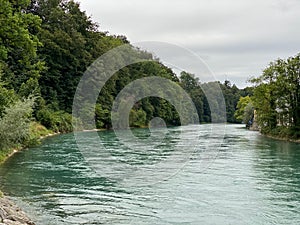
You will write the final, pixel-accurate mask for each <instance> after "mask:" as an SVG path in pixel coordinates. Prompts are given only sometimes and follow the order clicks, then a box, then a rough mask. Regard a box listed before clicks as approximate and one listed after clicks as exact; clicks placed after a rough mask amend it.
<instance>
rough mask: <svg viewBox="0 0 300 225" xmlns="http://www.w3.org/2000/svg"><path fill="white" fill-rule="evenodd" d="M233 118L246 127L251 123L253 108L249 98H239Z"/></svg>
mask: <svg viewBox="0 0 300 225" xmlns="http://www.w3.org/2000/svg"><path fill="white" fill-rule="evenodd" d="M234 116H235V118H236V119H237V120H238V121H241V122H243V123H244V124H246V125H249V124H250V123H251V121H252V120H253V117H254V106H253V103H252V100H251V98H250V97H249V96H246V97H240V100H239V101H238V104H237V110H236V111H235V113H234Z"/></svg>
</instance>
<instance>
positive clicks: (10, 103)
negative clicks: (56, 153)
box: [0, 0, 299, 156]
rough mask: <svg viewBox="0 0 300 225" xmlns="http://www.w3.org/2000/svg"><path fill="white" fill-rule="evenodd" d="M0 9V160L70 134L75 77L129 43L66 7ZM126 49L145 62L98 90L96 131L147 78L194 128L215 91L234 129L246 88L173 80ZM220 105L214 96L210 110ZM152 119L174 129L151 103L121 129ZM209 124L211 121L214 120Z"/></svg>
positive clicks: (170, 117) (172, 114) (62, 3)
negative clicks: (186, 101) (165, 86)
mask: <svg viewBox="0 0 300 225" xmlns="http://www.w3.org/2000/svg"><path fill="white" fill-rule="evenodd" d="M0 3H1V9H0V129H1V130H0V131H1V132H0V150H1V151H0V155H3V156H5V155H7V154H9V152H10V150H9V149H14V148H20V147H22V146H27V145H34V144H37V143H39V140H40V137H41V136H45V135H47V134H48V133H52V132H55V133H59V132H63V133H64V132H71V131H72V129H73V127H72V120H73V119H76V118H72V116H71V114H70V113H71V110H72V103H73V97H74V94H75V91H76V88H77V86H78V83H79V81H80V79H81V77H82V75H83V73H84V72H85V71H86V69H87V68H88V66H89V65H91V63H93V62H94V61H95V60H96V59H97V58H98V57H99V56H101V55H102V54H104V53H105V52H107V51H108V50H110V49H113V48H115V47H117V46H120V45H123V44H129V41H128V40H127V39H126V37H124V36H115V35H110V34H109V33H108V32H101V31H100V29H99V26H98V25H97V24H96V23H94V22H93V21H92V20H91V18H90V17H88V16H87V15H86V13H85V12H83V11H82V10H81V9H80V5H79V4H78V3H76V2H74V1H73V0H31V1H30V0H20V1H9V0H0ZM12 31H13V32H12ZM131 48H132V51H135V52H136V53H137V54H138V55H140V56H141V57H142V58H143V59H145V60H148V61H147V62H141V63H136V64H134V65H130V66H127V67H125V68H123V69H122V70H120V71H118V72H117V73H116V74H115V75H114V76H113V77H111V79H110V80H109V81H108V82H106V84H105V86H104V88H103V89H102V90H101V92H100V95H99V97H98V100H97V104H96V106H95V107H94V109H95V111H94V112H92V113H93V114H94V118H95V121H96V126H97V128H99V129H100V128H104V129H109V128H111V126H112V125H111V114H110V113H111V111H112V106H113V101H114V100H115V98H116V97H117V95H118V93H120V91H121V90H122V89H123V88H124V87H125V86H126V85H128V84H129V83H131V82H132V81H134V80H137V79H140V78H144V77H150V76H159V77H162V78H166V79H169V80H171V81H173V82H175V83H176V84H178V85H180V86H181V87H182V88H183V89H184V90H186V92H187V93H188V94H189V95H190V96H191V98H192V100H193V102H194V104H195V106H196V109H197V112H198V116H199V121H200V122H201V123H209V122H211V121H212V115H211V107H210V104H209V102H208V99H207V98H206V94H207V93H209V95H210V96H216V93H217V92H216V89H215V87H216V86H219V87H220V88H221V90H222V92H223V94H224V97H225V103H226V108H227V109H226V110H227V112H226V113H227V119H228V122H231V123H237V122H241V120H242V119H241V117H237V118H236V117H235V116H234V114H235V110H236V107H237V104H238V101H239V99H240V97H245V96H247V95H252V89H251V88H245V89H243V90H239V89H238V88H237V87H236V86H235V85H231V83H230V82H229V81H225V83H224V84H221V83H220V82H211V83H200V82H199V80H198V79H197V78H195V76H194V75H193V74H190V73H188V72H182V73H181V74H180V77H177V76H176V74H175V73H174V72H173V71H172V70H171V69H170V68H168V67H167V66H165V65H163V64H162V63H161V62H159V61H158V60H155V58H154V56H153V55H152V54H150V53H148V52H145V51H141V50H139V49H136V48H134V47H133V46H131ZM170 91H175V90H170ZM204 93H205V94H204ZM255 96H257V91H256V94H255ZM256 98H257V97H256ZM221 100H222V99H221V98H220V96H216V99H215V100H214V102H212V104H214V105H215V104H218V103H219V102H220V101H221ZM183 107H184V105H183ZM89 108H90V107H89V106H88V105H87V107H86V108H85V107H84V108H82V109H81V110H82V111H83V113H91V112H90V111H89V110H88V109H89ZM258 111H259V110H258ZM155 117H161V118H162V119H164V121H165V122H166V124H167V125H175V126H177V125H180V119H179V115H178V113H177V112H176V110H175V108H174V106H172V105H171V104H170V102H168V101H166V100H164V99H162V98H158V97H148V98H144V99H142V100H140V101H139V102H137V103H136V104H135V105H134V106H133V108H132V109H131V111H130V115H129V120H130V121H129V123H130V126H132V127H145V126H148V124H149V122H150V121H151V120H152V119H153V118H155ZM214 118H217V119H216V121H218V115H214ZM220 121H221V120H220ZM78 122H79V123H80V122H82V121H78ZM297 123H299V122H297Z"/></svg>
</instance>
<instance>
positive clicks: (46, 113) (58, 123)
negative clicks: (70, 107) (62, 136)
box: [37, 108, 73, 133]
mask: <svg viewBox="0 0 300 225" xmlns="http://www.w3.org/2000/svg"><path fill="white" fill-rule="evenodd" d="M37 120H38V121H39V122H40V123H41V124H42V125H44V126H45V127H47V128H48V129H50V130H52V131H53V132H56V133H58V132H61V133H66V132H71V131H72V130H73V127H72V115H71V114H69V113H66V112H64V111H53V110H51V109H49V108H44V109H41V110H39V111H38V112H37Z"/></svg>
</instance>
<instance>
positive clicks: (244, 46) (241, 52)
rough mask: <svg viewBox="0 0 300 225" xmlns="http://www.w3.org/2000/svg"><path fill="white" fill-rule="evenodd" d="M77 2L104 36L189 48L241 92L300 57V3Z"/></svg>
mask: <svg viewBox="0 0 300 225" xmlns="http://www.w3.org/2000/svg"><path fill="white" fill-rule="evenodd" d="M78 1H79V2H80V3H81V8H82V9H83V10H85V11H86V12H87V14H88V15H90V16H92V18H93V20H94V21H96V22H98V24H99V25H100V29H101V30H102V31H109V33H110V34H117V35H125V36H127V38H128V39H129V41H130V42H131V43H136V42H143V41H159V42H166V43H170V44H175V45H177V46H181V47H183V48H187V49H189V50H191V51H192V52H194V53H196V54H197V55H199V56H200V57H201V58H202V59H203V60H204V61H205V63H206V64H207V65H208V66H209V68H210V69H211V70H212V71H213V73H214V74H215V76H216V79H219V80H221V81H224V80H225V79H226V78H227V79H229V80H230V81H232V83H236V84H237V86H238V87H244V86H246V85H247V83H246V80H247V79H248V78H249V77H251V76H258V75H260V74H261V72H262V70H263V69H264V68H265V67H266V66H267V65H268V63H269V62H270V61H273V60H275V59H277V58H287V57H289V56H293V55H296V54H297V53H298V52H300V51H299V48H300V1H299V0H185V1H184V0H152V1H146V0H78ZM151 51H153V50H151ZM171 55H172V54H171V53H170V56H171ZM157 56H158V57H159V58H161V59H162V61H168V59H165V57H167V56H160V55H159V53H157Z"/></svg>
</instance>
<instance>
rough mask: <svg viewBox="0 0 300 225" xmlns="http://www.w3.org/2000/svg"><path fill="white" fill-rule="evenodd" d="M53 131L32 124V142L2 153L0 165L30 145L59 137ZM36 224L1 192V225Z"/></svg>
mask: <svg viewBox="0 0 300 225" xmlns="http://www.w3.org/2000/svg"><path fill="white" fill-rule="evenodd" d="M58 134H59V133H55V132H53V131H51V130H48V129H46V128H45V127H44V126H42V125H40V124H38V123H32V124H31V126H30V140H29V142H28V143H27V144H25V145H24V146H17V147H15V148H11V149H8V150H4V151H1V155H0V164H1V163H4V162H5V161H6V160H8V159H9V158H10V157H12V156H13V155H14V154H16V153H17V152H19V151H22V150H23V149H25V148H27V147H28V146H30V145H37V144H39V143H40V141H41V140H42V139H44V138H47V137H51V136H54V135H58ZM34 224H35V223H34V222H33V221H32V220H31V219H30V218H29V217H28V216H27V215H26V214H25V212H24V211H22V209H21V208H19V207H18V206H17V205H16V204H15V203H14V202H13V201H11V200H10V199H9V197H6V196H4V195H3V193H2V192H1V191H0V225H34Z"/></svg>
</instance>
